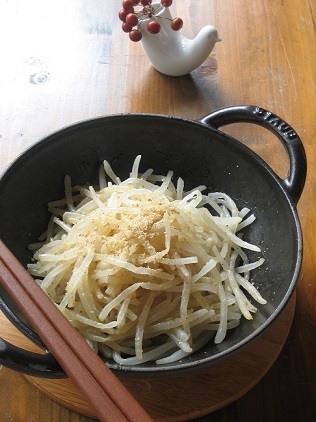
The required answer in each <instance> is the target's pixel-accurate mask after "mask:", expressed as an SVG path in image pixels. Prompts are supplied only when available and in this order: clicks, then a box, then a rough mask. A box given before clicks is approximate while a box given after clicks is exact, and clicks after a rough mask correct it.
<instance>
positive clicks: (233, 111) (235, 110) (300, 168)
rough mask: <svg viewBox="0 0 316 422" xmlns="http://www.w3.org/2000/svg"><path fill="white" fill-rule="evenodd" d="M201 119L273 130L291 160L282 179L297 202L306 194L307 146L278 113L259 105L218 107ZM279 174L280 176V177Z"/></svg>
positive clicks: (215, 124)
mask: <svg viewBox="0 0 316 422" xmlns="http://www.w3.org/2000/svg"><path fill="white" fill-rule="evenodd" d="M200 121H201V122H202V123H203V124H205V125H207V126H210V127H212V128H215V129H218V128H220V127H221V126H225V125H228V124H232V123H254V124H257V125H259V126H262V127H264V128H266V129H268V130H270V131H271V132H272V133H273V134H275V135H276V136H277V138H279V140H280V141H281V142H282V144H283V145H284V147H285V149H286V151H287V153H288V156H289V161H290V167H289V172H288V176H287V178H286V179H285V180H282V179H280V182H281V183H282V185H283V187H284V189H285V190H286V192H287V193H288V195H289V196H290V198H291V199H292V201H293V202H294V203H295V204H296V203H297V202H298V200H299V198H300V196H301V194H302V191H303V188H304V184H305V179H306V172H307V162H306V155H305V150H304V146H303V144H302V142H301V140H300V138H299V136H298V135H297V133H296V132H295V130H294V129H293V128H292V127H291V126H290V125H289V124H288V123H286V122H285V121H284V120H283V119H281V118H280V117H278V116H277V115H275V114H273V113H271V112H270V111H268V110H265V109H263V108H260V107H256V106H231V107H225V108H221V109H218V110H216V111H214V112H212V113H210V114H208V115H207V116H204V117H203V118H202V119H200ZM277 177H278V176H277Z"/></svg>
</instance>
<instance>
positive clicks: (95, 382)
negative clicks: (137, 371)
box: [0, 240, 152, 422]
mask: <svg viewBox="0 0 316 422" xmlns="http://www.w3.org/2000/svg"><path fill="white" fill-rule="evenodd" d="M0 282H1V284H2V285H3V287H4V288H5V289H6V291H7V292H8V294H9V295H10V296H11V298H12V299H13V300H14V301H15V303H16V305H17V306H18V307H19V309H20V310H21V311H22V312H23V314H24V315H25V317H26V318H27V319H28V321H29V322H30V324H31V325H32V327H33V328H34V329H35V331H36V332H37V333H38V335H39V336H40V337H41V338H42V340H43V342H44V343H45V345H46V346H47V347H48V349H49V350H50V352H51V353H52V354H53V355H54V357H55V358H56V360H57V361H58V362H59V364H60V365H61V366H62V368H63V369H64V371H65V373H66V374H67V375H68V377H69V378H70V379H72V381H73V382H74V383H75V384H76V385H77V387H78V388H79V389H80V391H81V393H82V395H83V396H84V397H85V399H86V400H87V401H88V402H89V403H90V404H91V406H92V407H93V409H94V410H95V412H96V414H97V416H98V417H99V419H100V421H102V422H116V421H117V422H119V421H129V422H150V421H152V418H151V417H150V416H149V415H148V413H147V412H146V411H145V410H144V409H143V408H142V407H141V405H140V404H139V403H138V402H137V401H136V399H135V398H134V397H133V395H132V394H131V393H130V392H129V391H128V390H127V389H126V388H125V386H124V385H123V384H122V383H121V382H120V381H119V380H118V378H117V377H116V376H115V375H114V374H113V373H112V371H111V370H110V369H109V368H108V367H107V366H106V365H105V363H104V362H103V361H102V359H101V358H100V357H99V356H98V355H97V354H96V353H95V352H94V351H93V349H92V348H91V347H90V346H89V345H88V344H87V342H86V341H85V340H84V339H83V337H82V336H81V335H80V333H79V332H78V331H77V330H76V329H75V328H74V327H73V326H72V325H71V324H70V322H69V321H68V320H67V318H66V317H65V316H64V315H63V314H62V313H61V312H60V311H59V309H58V308H57V307H56V305H55V304H54V303H53V302H52V301H51V300H50V298H49V297H48V296H47V295H46V294H45V293H44V292H43V290H42V289H41V288H40V287H39V286H38V285H37V284H36V282H35V281H34V279H33V277H32V276H31V275H30V274H29V273H28V272H27V271H26V270H25V268H24V267H23V266H22V265H21V264H20V262H19V261H18V260H17V258H16V257H15V256H14V255H13V254H12V253H11V252H10V250H9V249H8V248H7V247H6V246H5V245H4V243H3V242H2V241H1V240H0Z"/></svg>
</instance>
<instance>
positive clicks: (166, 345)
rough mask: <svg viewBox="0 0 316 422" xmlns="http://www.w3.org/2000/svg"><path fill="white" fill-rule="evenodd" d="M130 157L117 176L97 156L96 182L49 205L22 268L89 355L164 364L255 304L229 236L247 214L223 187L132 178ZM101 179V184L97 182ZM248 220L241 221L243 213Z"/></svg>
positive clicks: (239, 246)
mask: <svg viewBox="0 0 316 422" xmlns="http://www.w3.org/2000/svg"><path fill="white" fill-rule="evenodd" d="M140 159H141V157H140V156H137V157H136V159H135V161H134V164H133V167H132V170H131V173H130V177H129V178H127V179H126V180H124V181H121V180H120V179H119V177H118V176H116V174H115V173H114V171H113V170H112V168H111V167H110V164H109V163H108V162H106V161H105V162H104V164H103V168H102V171H101V172H100V175H99V179H100V184H99V186H98V187H93V186H88V187H81V186H74V187H72V186H71V180H70V178H69V177H68V176H67V177H66V178H65V191H66V192H65V193H66V195H65V199H63V200H59V201H55V202H51V203H50V204H49V211H50V212H51V213H52V218H51V221H50V223H49V225H48V229H47V232H46V233H45V238H44V240H43V239H42V240H43V242H42V243H37V244H34V245H30V248H31V249H32V248H33V251H34V262H33V263H31V264H29V265H28V270H29V272H30V273H31V274H32V275H33V276H34V277H35V278H36V280H37V282H38V283H39V285H40V286H41V287H42V289H43V290H44V291H45V292H46V293H47V295H48V296H49V297H50V298H51V300H52V301H54V302H55V303H56V305H57V306H58V307H59V309H60V310H61V311H62V312H63V313H64V315H65V316H66V317H67V318H68V319H69V321H70V322H71V323H72V324H73V325H74V326H75V327H76V328H77V329H78V330H79V331H80V333H81V334H82V335H83V336H84V338H85V339H86V340H87V342H88V343H89V344H90V345H91V347H93V348H94V349H95V350H96V351H97V352H100V353H102V354H104V355H105V356H106V357H108V358H113V359H114V361H116V362H117V363H119V364H125V365H136V364H139V363H143V362H146V361H152V360H154V361H156V363H157V364H165V363H170V362H174V361H177V360H180V359H181V358H183V357H185V356H188V355H189V354H191V353H193V352H194V351H196V350H198V349H199V348H201V347H203V345H205V344H206V343H207V342H209V341H210V339H211V338H212V337H213V336H214V341H215V343H220V342H222V341H223V340H224V338H225V336H226V332H227V330H228V329H232V328H235V327H237V326H238V325H239V322H240V319H241V317H242V316H244V317H245V318H246V319H251V318H252V316H251V314H252V313H254V312H256V310H257V309H256V307H255V306H254V305H253V304H252V303H251V302H250V300H249V299H248V297H247V296H251V297H252V298H253V299H254V300H255V301H257V302H258V303H261V304H265V303H266V301H265V300H264V299H263V298H262V297H261V295H260V293H259V292H258V290H257V289H256V288H255V286H254V285H253V284H252V283H251V282H250V271H252V270H253V269H254V268H256V267H258V266H260V265H261V264H262V263H263V258H259V259H258V260H257V261H255V262H252V263H250V262H249V260H248V258H247V255H246V253H245V252H244V250H245V249H248V250H252V251H256V252H260V249H259V248H258V247H257V246H255V245H252V244H249V243H247V242H246V241H244V240H243V239H242V236H241V235H238V234H237V233H238V232H239V230H240V229H241V228H244V227H245V226H247V225H248V224H251V223H252V222H253V221H254V220H255V217H254V216H253V215H250V217H249V216H248V215H249V213H250V210H249V209H246V208H244V209H242V210H240V211H239V210H238V209H237V207H236V205H235V203H234V202H233V200H232V199H231V198H230V197H228V196H227V195H226V194H224V193H209V194H203V193H202V192H203V191H204V190H205V187H203V186H199V187H197V188H196V189H194V190H192V191H190V192H187V193H185V191H184V182H183V180H182V179H181V178H180V179H178V181H177V184H176V185H174V184H173V182H172V176H173V173H172V172H171V171H170V172H169V173H168V174H167V175H166V176H160V175H154V174H153V170H151V169H149V170H147V171H146V172H145V173H143V174H139V163H140ZM107 178H109V179H110V180H109V181H108V182H107V181H106V179H107ZM247 216H248V217H247Z"/></svg>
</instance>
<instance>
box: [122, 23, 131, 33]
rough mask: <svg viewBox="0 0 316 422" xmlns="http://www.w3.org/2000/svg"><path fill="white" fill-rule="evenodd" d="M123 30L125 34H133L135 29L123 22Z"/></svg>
mask: <svg viewBox="0 0 316 422" xmlns="http://www.w3.org/2000/svg"><path fill="white" fill-rule="evenodd" d="M122 29H123V31H124V32H131V30H132V29H133V27H132V26H130V25H128V24H127V23H126V22H123V23H122Z"/></svg>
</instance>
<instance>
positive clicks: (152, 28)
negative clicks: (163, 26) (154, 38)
mask: <svg viewBox="0 0 316 422" xmlns="http://www.w3.org/2000/svg"><path fill="white" fill-rule="evenodd" d="M147 29H148V31H149V32H151V33H152V34H158V32H159V31H160V24H159V23H158V22H157V21H150V22H148V24H147Z"/></svg>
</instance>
